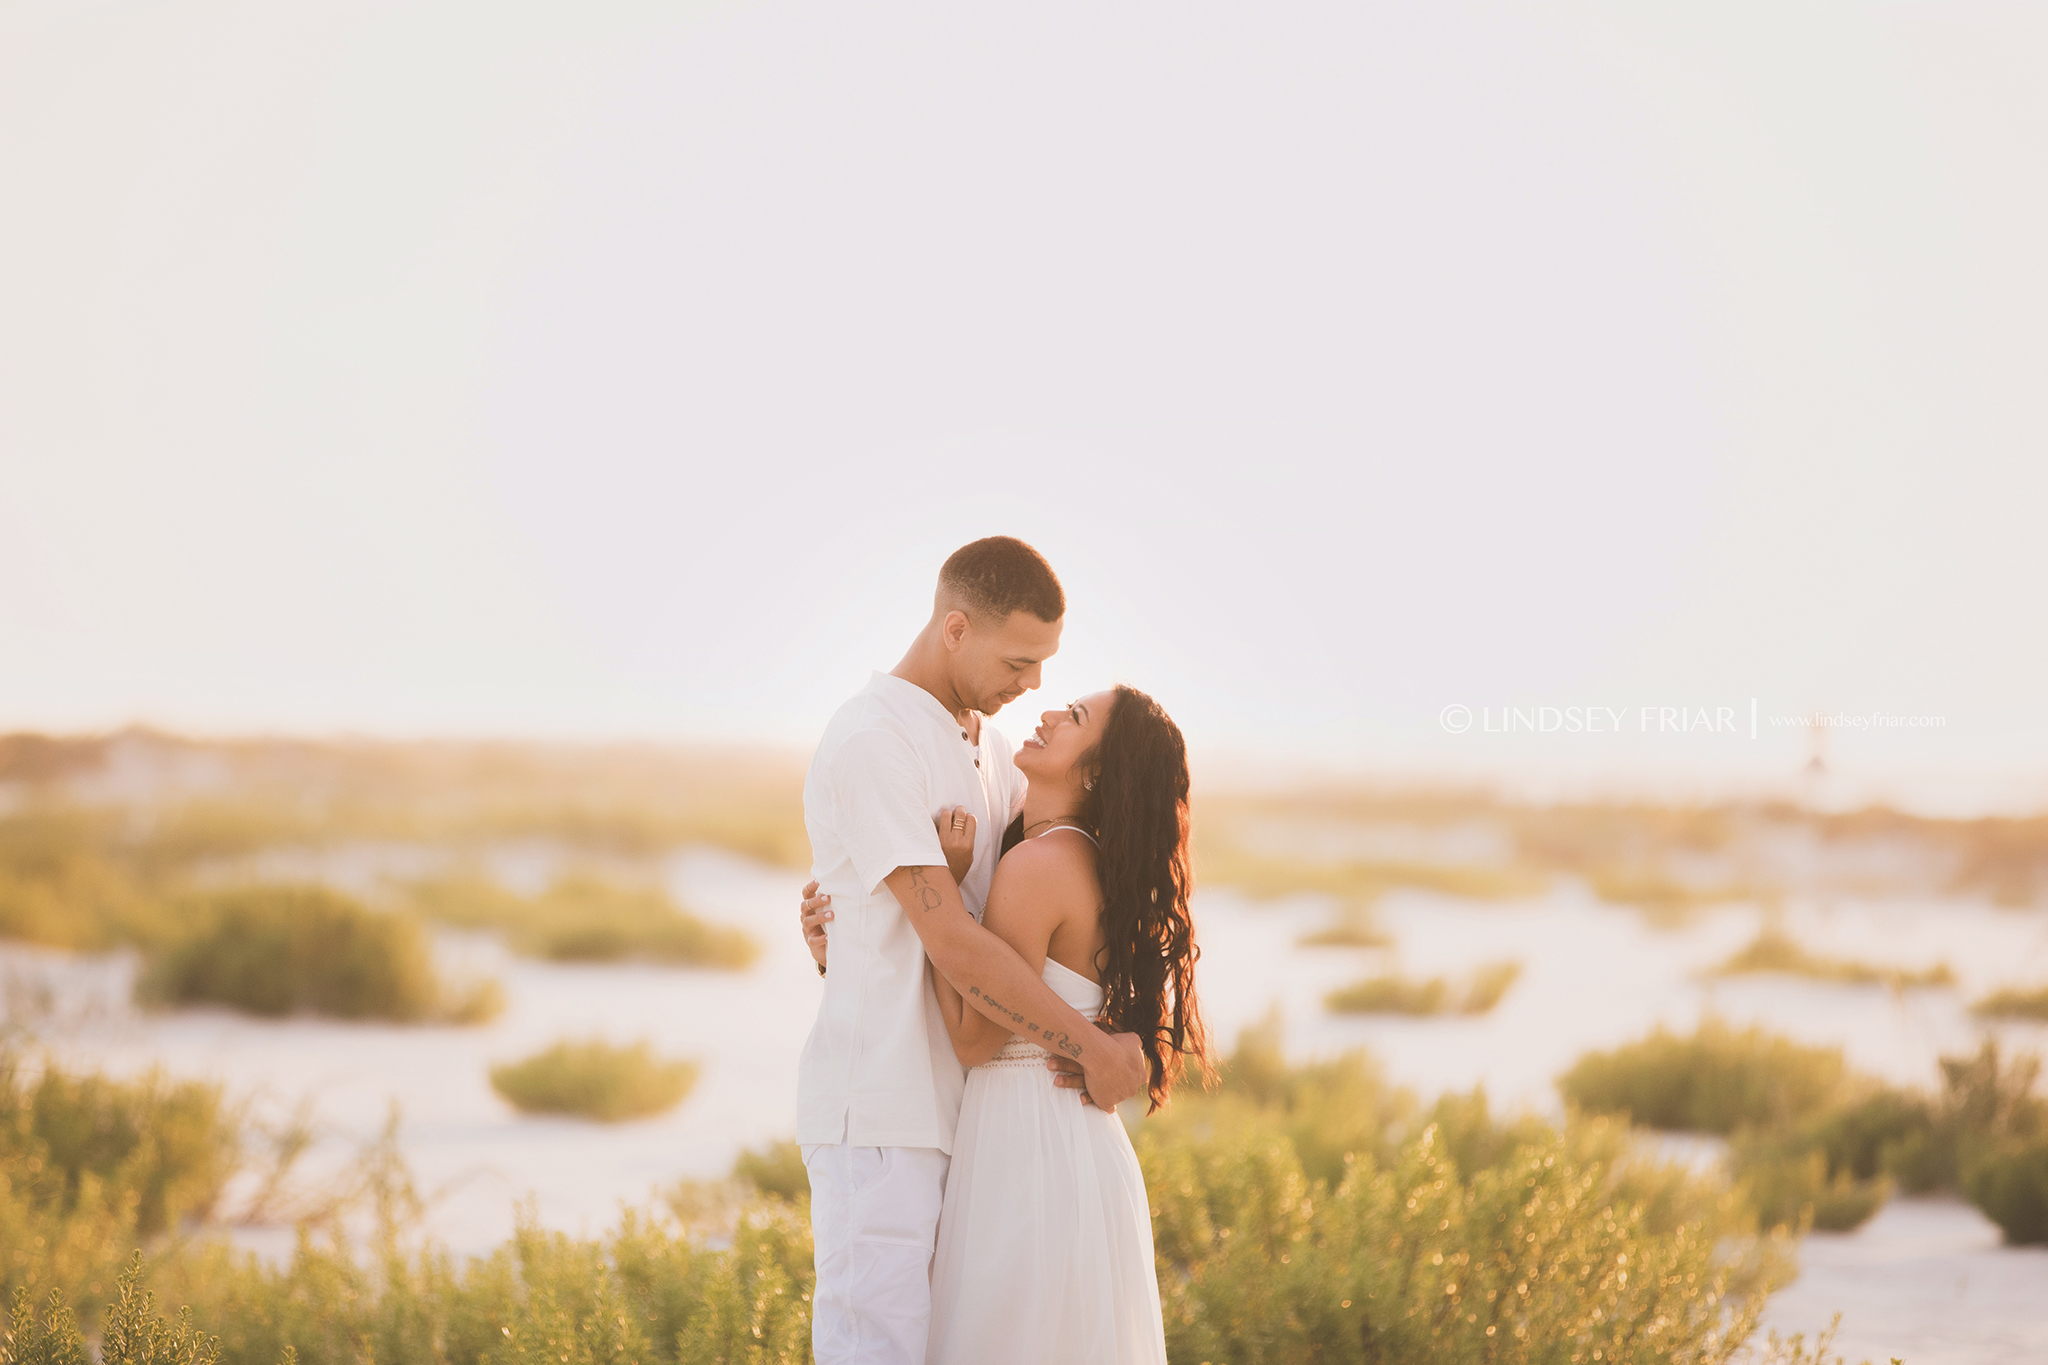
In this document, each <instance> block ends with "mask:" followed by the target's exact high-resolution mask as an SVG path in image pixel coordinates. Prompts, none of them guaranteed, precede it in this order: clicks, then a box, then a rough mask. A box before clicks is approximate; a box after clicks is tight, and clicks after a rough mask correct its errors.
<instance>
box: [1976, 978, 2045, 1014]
mask: <svg viewBox="0 0 2048 1365" xmlns="http://www.w3.org/2000/svg"><path fill="white" fill-rule="evenodd" d="M1970 1013H1972V1014H1975V1015H1977V1016H1979V1017H1980V1018H1985V1019H2034V1020H2038V1021H2040V1022H2041V1023H2048V986H2040V987H2036V988H2035V989H2032V990H2028V989H2026V988H2024V987H2020V986H2006V987H2003V988H2001V989H1999V990H1995V991H1993V992H1991V994H1989V995H1987V996H1985V997H1984V998H1983V999H1982V1000H1979V1001H1978V1002H1977V1003H1976V1004H1974V1005H1972V1006H1970Z"/></svg>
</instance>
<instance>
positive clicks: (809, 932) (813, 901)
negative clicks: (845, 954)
mask: <svg viewBox="0 0 2048 1365" xmlns="http://www.w3.org/2000/svg"><path fill="white" fill-rule="evenodd" d="M831 907H832V898H831V897H830V896H821V895H819V894H818V884H817V882H815V881H813V882H811V883H810V884H809V885H808V886H806V887H805V888H804V903H803V905H802V906H801V907H800V908H799V909H798V911H797V914H798V916H799V920H798V922H799V923H801V924H802V925H803V927H804V947H806V948H808V949H810V950H811V961H813V962H815V963H817V964H818V965H819V966H820V967H823V966H824V965H825V921H826V920H829V919H831V918H832V908H831Z"/></svg>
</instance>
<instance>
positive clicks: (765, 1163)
mask: <svg viewBox="0 0 2048 1365" xmlns="http://www.w3.org/2000/svg"><path fill="white" fill-rule="evenodd" d="M732 1173H733V1175H734V1176H735V1177H737V1178H738V1179H741V1180H744V1181H746V1182H747V1183H748V1184H749V1185H752V1186H753V1187H754V1188H755V1189H756V1190H757V1191H759V1192H760V1193H762V1194H765V1195H770V1196H772V1197H774V1198H776V1199H782V1200H787V1201H788V1202H790V1203H795V1202H796V1201H797V1200H799V1199H808V1198H810V1197H811V1173H810V1172H809V1171H808V1170H806V1169H805V1167H804V1154H803V1151H802V1149H801V1148H799V1147H798V1146H797V1145H796V1143H794V1142H791V1141H789V1140H788V1139H784V1140H782V1141H780V1142H771V1143H768V1144H767V1145H766V1146H764V1147H762V1148H761V1149H760V1150H759V1151H755V1150H754V1149H753V1148H751V1147H748V1148H746V1149H745V1150H743V1151H741V1153H740V1154H739V1156H738V1157H737V1158H735V1159H734V1161H733V1163H732Z"/></svg>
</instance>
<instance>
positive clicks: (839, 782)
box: [797, 673, 1025, 1153]
mask: <svg viewBox="0 0 2048 1365" xmlns="http://www.w3.org/2000/svg"><path fill="white" fill-rule="evenodd" d="M980 730H981V733H980V736H979V738H978V741H977V739H976V737H974V736H973V735H972V734H971V733H970V732H965V731H963V729H962V727H961V725H960V723H959V722H958V720H957V719H955V717H954V716H953V715H952V714H951V713H950V712H948V711H947V710H946V708H945V707H944V706H943V705H941V704H940V702H939V700H938V699H937V698H936V697H934V696H932V695H931V693H929V692H927V691H925V690H924V689H923V688H921V687H919V686H918V685H917V684H915V683H911V682H905V681H904V680H903V679H901V678H898V677H894V676H892V675H890V674H887V673H877V674H875V675H874V677H873V678H872V679H870V680H869V682H868V685H867V686H866V687H865V688H864V689H862V690H861V691H860V692H859V693H858V694H856V695H855V696H854V697H853V699H852V700H850V701H848V702H847V703H846V704H845V705H844V706H841V707H840V708H839V710H838V711H837V712H836V713H835V714H834V715H833V717H832V720H831V723H830V724H829V725H827V726H826V727H825V736H824V738H823V739H822V740H820V741H819V743H818V751H817V753H816V754H815V755H814V756H813V757H812V759H811V768H810V772H809V774H808V775H807V776H806V777H805V779H804V825H805V828H806V829H807V830H808V832H809V834H810V836H811V857H812V863H811V875H812V876H814V877H816V878H817V879H818V887H819V889H820V890H822V891H826V892H829V893H830V894H831V896H832V912H833V918H832V920H831V922H830V923H829V924H827V926H826V940H827V943H828V945H829V953H828V961H829V962H830V965H831V971H830V973H829V974H828V975H827V976H826V977H825V980H824V983H823V984H824V998H823V1000H821V1001H820V1002H819V1005H818V1019H817V1022H816V1023H815V1024H814V1025H812V1027H811V1036H810V1039H809V1040H808V1041H807V1042H806V1043H805V1044H804V1053H803V1060H802V1062H801V1063H800V1064H799V1067H798V1070H797V1141H798V1142H799V1143H804V1144H810V1143H836V1142H843V1143H847V1144H850V1145H853V1146H861V1147H936V1148H938V1149H939V1150H940V1151H942V1152H947V1153H950V1152H951V1151H952V1150H953V1127H954V1123H955V1121H956V1120H957V1118H958V1117H959V1113H960V1096H961V1093H962V1090H963V1088H964V1084H965V1077H966V1073H965V1071H964V1070H963V1069H962V1068H961V1066H960V1063H959V1061H958V1060H957V1059H956V1058H955V1057H954V1055H953V1044H952V1041H951V1039H950V1038H949V1037H948V1036H947V1034H946V1025H945V1021H944V1019H943V1018H941V1017H940V1014H939V1006H938V999H937V997H936V996H935V995H934V994H933V992H932V988H931V983H930V982H929V981H928V980H927V979H926V976H925V957H924V945H923V944H922V943H921V942H920V941H919V939H918V937H917V931H916V930H915V929H914V928H912V927H911V924H910V921H909V919H908V917H906V916H905V915H904V913H903V907H902V906H901V905H899V904H898V903H897V900H896V897H895V895H894V894H893V893H892V892H891V891H890V890H889V888H888V887H886V886H884V885H883V884H882V879H883V878H885V877H887V876H888V875H889V874H890V873H891V872H894V871H895V870H896V869H897V868H899V867H920V866H922V867H944V866H945V865H946V855H945V853H944V852H943V851H942V850H941V849H940V847H939V835H938V829H937V826H936V825H935V824H934V823H933V821H934V817H936V816H937V815H938V813H939V812H940V811H941V810H944V809H945V808H946V807H948V806H965V807H966V808H967V809H968V810H969V811H970V812H972V813H973V815H974V817H975V820H976V829H975V840H974V863H973V866H972V868H971V869H970V870H969V872H968V874H967V879H966V881H965V883H964V884H963V885H962V886H961V888H960V896H961V899H962V900H963V901H964V902H965V903H966V906H967V909H968V912H969V913H971V914H972V915H974V917H975V918H976V919H979V918H980V917H981V913H982V909H983V907H984V905H985V904H986V903H987V900H988V887H989V880H990V879H991V878H992V877H993V876H994V875H995V865H996V860H997V856H998V852H999V850H1000V849H1001V847H1002V837H1003V827H1004V826H1005V825H1007V824H1009V822H1010V820H1011V818H1012V817H1013V816H1014V815H1015V814H1016V813H1017V812H1018V811H1019V810H1021V809H1022V808H1023V805H1024V785H1025V784H1024V776H1023V774H1022V773H1020V772H1018V771H1017V766H1016V764H1015V763H1014V762H1013V761H1012V751H1011V749H1010V744H1009V741H1008V740H1007V739H1005V738H1004V737H1003V736H1002V735H1001V734H1000V733H999V732H998V731H997V730H996V729H995V727H994V726H992V725H990V724H988V723H987V722H986V721H984V722H983V723H982V725H981V727H980Z"/></svg>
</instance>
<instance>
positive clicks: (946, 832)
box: [932, 806, 974, 886]
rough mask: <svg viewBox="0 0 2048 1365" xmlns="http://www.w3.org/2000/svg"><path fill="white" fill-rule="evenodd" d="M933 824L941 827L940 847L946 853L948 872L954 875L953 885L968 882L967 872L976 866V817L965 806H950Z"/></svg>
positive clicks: (933, 819) (933, 820)
mask: <svg viewBox="0 0 2048 1365" xmlns="http://www.w3.org/2000/svg"><path fill="white" fill-rule="evenodd" d="M932 823H933V824H936V825H937V826H938V827H939V847H940V848H942V849H944V850H945V851H946V870H947V871H948V872H951V873H952V874H953V884H954V885H956V886H957V885H959V884H961V883H962V882H965V881H966V880H967V870H968V869H969V868H971V867H973V866H974V817H973V816H972V815H969V814H968V813H967V807H965V806H948V807H946V808H945V809H944V810H942V811H940V812H939V813H938V814H937V815H935V816H933V817H932Z"/></svg>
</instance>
